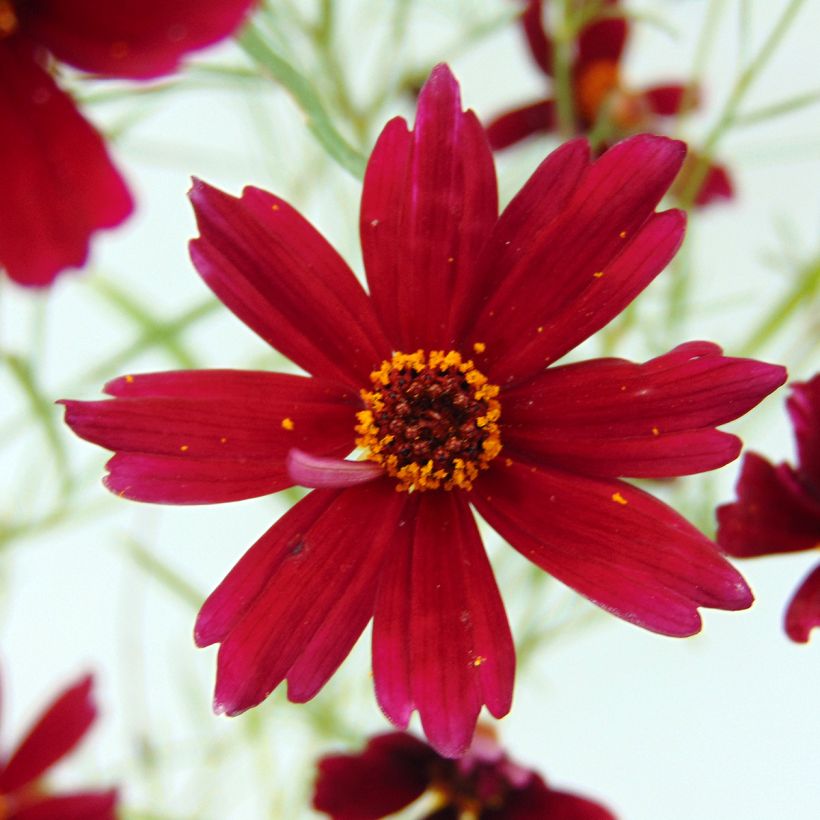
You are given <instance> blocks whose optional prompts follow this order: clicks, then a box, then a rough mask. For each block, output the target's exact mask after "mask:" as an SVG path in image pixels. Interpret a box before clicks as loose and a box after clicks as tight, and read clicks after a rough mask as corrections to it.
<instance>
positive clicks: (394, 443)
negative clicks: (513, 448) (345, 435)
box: [356, 350, 501, 490]
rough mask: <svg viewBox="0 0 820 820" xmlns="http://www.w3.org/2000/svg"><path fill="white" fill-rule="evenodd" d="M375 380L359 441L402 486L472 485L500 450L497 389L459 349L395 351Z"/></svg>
mask: <svg viewBox="0 0 820 820" xmlns="http://www.w3.org/2000/svg"><path fill="white" fill-rule="evenodd" d="M370 380H371V381H372V382H373V389H372V390H362V399H363V400H364V404H365V409H364V410H362V411H360V412H359V413H358V414H357V417H358V420H359V423H358V424H357V425H356V432H357V433H358V434H359V437H358V438H357V439H356V444H357V445H358V446H359V447H362V448H363V449H365V450H367V458H369V459H371V460H372V461H376V462H378V463H379V464H381V465H382V466H383V467H384V469H385V471H386V472H387V474H388V475H390V476H392V477H393V478H396V479H398V482H399V483H398V486H397V487H396V489H397V490H436V489H438V488H440V487H442V488H444V489H445V490H452V489H453V487H461V488H462V489H464V490H469V489H470V488H471V487H472V486H473V481H475V479H476V478H477V477H478V473H479V471H480V470H486V469H487V466H488V465H489V463H490V462H491V461H492V460H493V459H494V458H495V457H496V456H497V455H498V454H499V452H501V436H500V434H499V428H498V419H499V417H500V415H501V405H500V404H499V403H498V401H497V400H496V396H497V395H498V387H497V386H496V385H494V384H489V383H488V382H487V377H486V376H485V375H484V374H483V373H481V371H479V370H478V369H476V367H475V366H474V365H473V362H472V360H468V361H463V360H462V358H461V355H460V354H459V353H456V352H455V351H454V350H451V351H449V352H448V353H445V352H444V351H443V350H431V351H430V353H429V354H425V352H424V351H423V350H417V351H416V352H415V353H396V354H394V356H393V358H392V359H391V360H390V361H384V362H382V365H381V367H380V368H379V369H378V370H374V371H373V372H372V373H371V374H370Z"/></svg>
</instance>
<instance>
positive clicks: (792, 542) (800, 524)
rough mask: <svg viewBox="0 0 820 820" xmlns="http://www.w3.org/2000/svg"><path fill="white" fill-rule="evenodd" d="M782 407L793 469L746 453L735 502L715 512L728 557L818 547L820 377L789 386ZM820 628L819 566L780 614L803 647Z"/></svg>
mask: <svg viewBox="0 0 820 820" xmlns="http://www.w3.org/2000/svg"><path fill="white" fill-rule="evenodd" d="M791 390H792V392H791V395H790V396H789V398H788V400H787V402H786V406H787V409H788V411H789V415H790V416H791V420H792V424H793V425H794V436H795V439H796V440H797V465H798V466H797V467H792V466H791V465H790V464H779V465H778V466H777V467H775V466H774V465H772V464H770V463H769V462H768V461H766V459H765V458H763V457H762V456H759V455H757V453H746V455H745V457H744V459H743V466H742V468H741V471H740V478H739V479H738V482H737V501H735V502H734V503H732V504H724V505H723V506H722V507H718V511H717V516H718V543H719V544H720V545H721V546H722V547H723V548H724V549H725V550H726V552H728V553H729V554H730V555H736V556H737V557H738V558H753V557H755V556H759V555H777V554H779V553H783V552H799V551H801V550H810V549H816V548H817V547H818V546H820V373H818V374H817V375H815V376H814V377H813V378H812V379H811V380H810V381H808V382H805V383H803V384H800V383H794V384H792V385H791ZM816 626H820V565H818V566H817V567H815V568H814V570H813V571H812V572H811V573H809V575H808V577H807V578H805V580H804V581H803V583H802V584H801V585H800V587H799V588H798V590H797V592H796V593H795V595H794V597H793V598H792V600H791V602H790V603H789V606H788V609H787V610H786V622H785V627H786V633H787V634H788V636H789V637H790V638H791V639H792V640H793V641H798V642H800V643H806V642H807V641H808V640H809V633H810V632H811V630H812V629H813V628H814V627H816Z"/></svg>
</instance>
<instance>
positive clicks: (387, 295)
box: [360, 65, 498, 351]
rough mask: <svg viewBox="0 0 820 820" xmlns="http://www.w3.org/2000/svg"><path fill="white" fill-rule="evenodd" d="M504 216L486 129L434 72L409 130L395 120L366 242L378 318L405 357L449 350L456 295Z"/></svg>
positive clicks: (376, 153)
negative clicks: (421, 350)
mask: <svg viewBox="0 0 820 820" xmlns="http://www.w3.org/2000/svg"><path fill="white" fill-rule="evenodd" d="M497 214H498V198H497V191H496V181H495V169H494V166H493V159H492V153H491V151H490V147H489V144H488V143H487V138H486V136H485V134H484V131H483V129H482V127H481V125H480V123H479V122H478V120H477V119H476V117H475V115H474V114H473V113H472V112H471V111H468V112H464V111H462V109H461V98H460V95H459V89H458V83H457V82H456V80H455V78H454V77H453V75H452V74H451V73H450V70H449V69H448V68H447V67H446V66H443V65H440V66H437V67H436V68H434V69H433V72H432V73H431V75H430V79H429V80H428V81H427V82H426V83H425V85H424V88H423V89H422V91H421V94H420V96H419V103H418V111H417V114H416V124H415V128H414V130H413V131H412V132H408V131H407V128H406V125H405V123H404V122H403V121H402V120H393V121H392V122H391V123H389V124H388V125H387V127H386V128H385V129H384V131H383V132H382V134H381V136H380V138H379V140H378V142H377V144H376V147H375V148H374V149H373V153H372V155H371V157H370V161H369V163H368V167H367V172H366V174H365V179H364V188H363V192H362V205H361V220H360V228H361V241H362V252H363V255H364V265H365V270H366V271H367V280H368V283H369V285H370V291H371V294H372V298H373V302H374V304H375V305H376V311H377V313H378V315H379V316H380V317H381V318H382V321H383V325H384V328H385V330H386V332H387V334H388V336H389V338H390V340H391V342H392V343H393V346H394V348H395V349H398V350H405V351H406V350H415V349H417V348H419V347H421V348H425V349H431V348H442V347H443V348H445V349H446V348H447V347H449V346H450V344H451V340H450V339H449V338H448V337H447V332H446V331H447V326H448V321H449V316H450V312H451V302H452V301H453V294H454V292H456V291H458V290H459V289H464V288H466V287H468V286H469V283H470V282H471V279H470V277H471V276H472V274H473V272H474V269H475V266H476V260H477V259H478V258H479V257H480V254H481V249H482V246H483V244H484V242H485V240H486V238H487V236H488V235H489V233H490V231H491V229H492V227H493V225H494V224H495V221H496V218H497Z"/></svg>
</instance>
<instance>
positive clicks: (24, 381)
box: [0, 353, 72, 495]
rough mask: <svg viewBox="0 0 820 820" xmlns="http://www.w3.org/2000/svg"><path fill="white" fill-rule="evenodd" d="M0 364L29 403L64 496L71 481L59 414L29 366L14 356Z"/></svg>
mask: <svg viewBox="0 0 820 820" xmlns="http://www.w3.org/2000/svg"><path fill="white" fill-rule="evenodd" d="M0 360H1V361H3V362H4V363H5V364H6V366H7V367H8V369H9V371H10V372H11V374H12V375H13V376H14V378H15V380H16V381H17V383H18V384H19V385H20V387H21V388H22V391H23V393H24V394H25V396H26V399H27V400H28V404H29V408H30V410H31V412H32V414H33V416H34V418H35V419H36V421H37V422H38V423H39V425H40V427H41V428H42V430H43V435H44V436H45V439H46V442H47V443H48V445H49V448H50V450H51V454H52V456H53V458H54V466H55V467H56V468H57V473H58V475H59V479H60V485H61V491H62V493H63V495H68V493H69V492H70V491H71V485H72V478H71V471H70V469H69V466H68V456H67V454H66V449H65V445H64V443H63V439H62V436H61V432H62V429H61V426H60V420H59V415H60V414H59V412H58V411H57V408H56V407H55V405H54V401H53V400H52V399H50V398H49V397H48V396H46V395H45V393H44V392H43V391H42V389H41V388H40V386H39V385H38V384H37V379H36V377H35V374H34V371H33V369H32V367H31V366H30V365H29V363H28V362H27V361H26V360H25V359H23V358H21V357H20V356H16V355H14V354H13V353H4V354H2V357H0Z"/></svg>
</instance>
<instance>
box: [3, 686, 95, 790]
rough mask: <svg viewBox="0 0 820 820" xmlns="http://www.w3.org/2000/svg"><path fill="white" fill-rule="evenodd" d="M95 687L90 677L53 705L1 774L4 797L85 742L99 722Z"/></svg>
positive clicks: (67, 690)
mask: <svg viewBox="0 0 820 820" xmlns="http://www.w3.org/2000/svg"><path fill="white" fill-rule="evenodd" d="M92 686H93V680H92V678H91V676H90V675H87V676H86V677H84V678H82V679H81V680H80V681H79V682H77V683H75V684H74V685H73V686H70V687H69V688H68V689H66V690H65V691H63V692H62V693H61V694H60V695H59V696H58V697H57V698H56V699H55V700H54V701H53V702H52V703H51V704H50V705H49V707H48V708H47V709H46V711H45V712H44V713H43V714H42V715H41V717H40V718H39V719H38V721H37V722H36V723H35V724H34V726H32V728H31V729H30V730H29V732H28V734H27V735H26V737H25V738H24V739H23V740H22V741H21V743H20V745H19V746H18V747H17V749H16V751H14V752H13V753H12V755H11V758H10V759H9V761H8V763H7V764H6V765H5V767H4V768H3V770H2V772H0V794H9V793H11V792H14V791H17V790H18V789H21V788H23V787H24V786H26V785H28V784H29V783H31V782H32V781H34V780H36V779H37V778H38V777H40V775H41V774H43V773H44V772H45V771H46V770H47V769H50V768H51V767H52V766H53V765H54V764H55V763H56V762H57V761H58V760H61V759H62V758H63V757H65V756H66V755H67V754H68V753H69V752H70V751H71V750H72V749H73V748H74V747H75V746H76V745H77V744H78V743H79V742H80V741H81V740H82V739H83V737H84V736H85V735H86V733H87V732H88V730H89V729H90V728H91V724H92V723H94V721H95V720H96V718H97V709H96V707H95V705H94V701H93V699H92V695H91V688H92Z"/></svg>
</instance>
